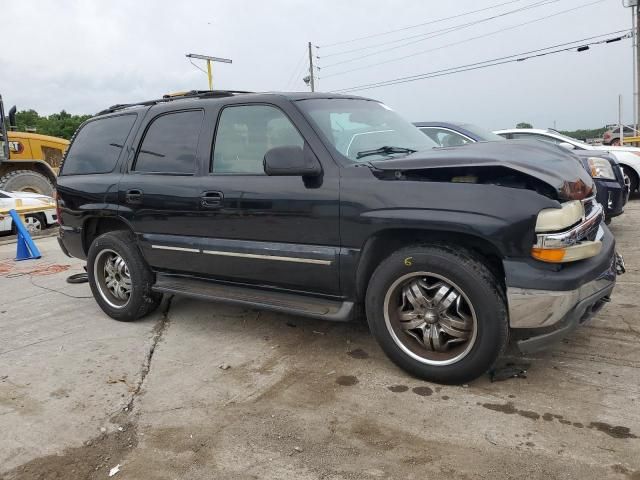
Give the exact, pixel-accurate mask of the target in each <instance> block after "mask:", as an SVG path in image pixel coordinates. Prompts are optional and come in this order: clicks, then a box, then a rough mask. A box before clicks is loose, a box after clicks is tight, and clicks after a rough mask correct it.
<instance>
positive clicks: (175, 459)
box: [0, 200, 640, 479]
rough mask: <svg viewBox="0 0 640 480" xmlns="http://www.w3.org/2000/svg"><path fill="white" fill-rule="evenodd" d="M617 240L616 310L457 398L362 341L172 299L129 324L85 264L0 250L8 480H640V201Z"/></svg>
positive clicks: (3, 465) (337, 330) (330, 327)
mask: <svg viewBox="0 0 640 480" xmlns="http://www.w3.org/2000/svg"><path fill="white" fill-rule="evenodd" d="M612 230H613V232H614V233H615V235H616V237H617V240H618V246H619V250H620V251H621V252H622V253H623V254H624V255H625V259H626V261H627V269H628V273H627V274H626V275H625V276H623V277H621V278H620V281H619V284H618V286H617V288H616V291H615V292H614V298H613V301H612V302H611V304H609V305H607V306H606V307H605V309H604V310H603V311H602V312H601V313H600V314H599V315H598V316H597V317H596V318H595V319H594V320H593V321H592V322H591V323H590V324H589V325H588V326H585V327H583V328H581V329H579V330H578V331H577V332H575V333H574V334H573V335H572V336H571V337H569V338H568V339H567V340H566V341H565V342H564V343H562V344H559V345H558V346H556V347H555V348H554V349H552V350H551V351H549V352H546V353H544V354H538V355H536V356H534V357H529V358H524V359H518V360H517V361H518V363H520V364H529V366H528V368H527V370H528V374H527V378H526V379H520V378H519V379H511V380H507V381H504V382H496V383H491V382H490V380H489V378H488V377H483V378H481V379H479V380H477V381H475V382H473V383H472V384H470V385H468V386H459V387H449V386H447V387H445V386H439V385H436V384H430V383H427V382H422V381H419V380H416V379H414V378H411V377H409V376H408V375H407V374H405V373H404V372H403V371H401V370H399V369H398V368H396V367H395V366H394V365H393V364H392V363H391V362H390V361H389V360H387V358H386V357H385V356H384V354H383V353H382V351H381V350H380V349H379V348H378V346H377V345H376V343H375V342H374V340H373V339H372V338H371V336H370V334H369V333H368V330H367V328H366V326H364V325H362V324H357V323H354V324H346V325H342V324H331V323H323V322H319V321H312V320H307V319H300V318H295V317H287V316H283V315H280V314H274V313H265V312H261V313H260V312H256V311H252V310H247V309H242V308H237V307H230V306H225V305H219V304H212V303H206V302H199V301H194V300H190V299H185V298H177V297H176V298H174V299H172V301H171V302H168V301H165V303H164V305H163V306H162V307H161V309H160V310H159V311H158V312H156V313H155V314H154V315H152V316H150V317H149V318H147V319H145V320H143V321H139V322H134V323H119V322H116V321H113V320H110V319H109V318H108V317H106V316H105V315H104V314H103V313H102V312H101V310H100V309H99V308H98V307H97V305H96V304H95V302H94V301H93V300H92V299H91V298H86V297H88V296H90V291H89V287H88V285H87V284H82V285H68V284H66V283H65V282H64V279H65V278H66V276H67V275H69V274H70V273H73V272H77V271H81V268H82V264H81V262H78V261H76V260H72V259H69V258H67V257H64V256H63V255H62V254H61V252H59V249H58V246H57V244H56V242H55V239H41V240H40V241H39V246H40V248H41V249H42V251H43V255H44V256H43V259H42V260H40V261H35V262H22V263H19V264H16V263H15V262H12V261H10V260H8V259H10V258H11V257H12V255H13V254H14V251H13V250H14V248H15V246H14V245H4V246H0V302H1V305H2V307H1V309H0V324H1V325H2V326H3V327H4V328H2V329H1V330H0V427H1V428H0V431H2V432H3V434H2V436H0V478H6V479H32V478H65V479H66V478H109V477H108V474H109V470H110V469H111V468H113V467H115V466H116V465H118V464H120V471H119V473H117V474H115V475H114V478H122V479H147V478H153V479H156V478H157V479H176V478H180V479H183V478H184V479H205V478H206V479H211V478H221V479H236V478H237V479H252V478H256V479H257V478H260V479H264V478H266V479H280V478H296V479H370V478H371V479H373V478H406V479H412V478H415V479H418V478H430V477H435V476H441V477H445V478H460V479H463V478H464V479H467V478H474V479H475V478H487V479H495V478H522V477H527V478H531V479H538V478H539V479H543V478H544V479H548V478H575V479H588V478H620V479H624V478H629V479H638V478H640V456H639V455H638V452H639V451H640V438H639V437H640V408H639V407H640V405H639V404H640V313H639V308H640V295H639V293H640V288H639V286H640V268H639V267H638V265H640V243H639V242H638V235H639V233H640V200H635V201H631V203H630V204H629V206H628V211H627V213H626V214H625V215H624V216H623V217H622V218H620V219H617V220H614V221H613V224H612ZM52 265H57V267H52ZM38 266H40V267H42V268H41V269H40V271H38V272H36V273H33V274H26V272H27V271H28V270H34V269H35V268H36V267H38ZM64 266H68V267H64ZM63 268H67V269H66V270H64V271H60V272H58V273H51V272H52V271H56V270H61V269H63ZM43 272H44V274H43ZM16 273H17V274H19V275H14V274H16ZM20 274H21V275H20ZM52 290H54V291H52ZM227 366H228V368H226V369H223V368H220V367H227Z"/></svg>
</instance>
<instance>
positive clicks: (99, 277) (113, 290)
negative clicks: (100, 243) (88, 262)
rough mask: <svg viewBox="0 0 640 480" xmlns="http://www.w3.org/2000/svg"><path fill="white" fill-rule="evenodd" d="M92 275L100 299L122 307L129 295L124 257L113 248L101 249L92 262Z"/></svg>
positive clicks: (127, 273) (128, 279)
mask: <svg viewBox="0 0 640 480" xmlns="http://www.w3.org/2000/svg"><path fill="white" fill-rule="evenodd" d="M93 275H94V278H95V281H96V284H97V286H98V291H99V292H100V296H101V297H102V299H103V300H104V301H105V302H107V303H108V304H109V305H110V306H111V307H113V308H123V307H124V306H126V305H127V303H129V298H130V297H131V275H130V274H129V267H127V264H126V263H125V261H124V259H123V258H122V257H121V256H120V255H119V254H118V253H116V252H114V251H113V250H102V251H101V252H100V253H98V256H97V257H96V259H95V262H94V264H93Z"/></svg>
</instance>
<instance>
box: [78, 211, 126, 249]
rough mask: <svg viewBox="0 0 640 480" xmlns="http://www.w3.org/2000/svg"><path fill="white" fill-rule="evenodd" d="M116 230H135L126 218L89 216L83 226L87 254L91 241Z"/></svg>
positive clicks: (84, 247) (83, 241)
mask: <svg viewBox="0 0 640 480" xmlns="http://www.w3.org/2000/svg"><path fill="white" fill-rule="evenodd" d="M116 230H124V231H130V232H131V233H134V232H133V228H132V227H131V225H130V224H129V222H127V221H126V220H125V219H124V218H122V217H118V216H109V217H89V218H87V219H86V220H85V221H84V224H83V228H82V250H83V252H84V254H85V255H88V253H89V247H90V246H91V243H92V242H93V241H94V240H95V239H96V238H98V237H99V236H100V235H102V234H105V233H107V232H113V231H116Z"/></svg>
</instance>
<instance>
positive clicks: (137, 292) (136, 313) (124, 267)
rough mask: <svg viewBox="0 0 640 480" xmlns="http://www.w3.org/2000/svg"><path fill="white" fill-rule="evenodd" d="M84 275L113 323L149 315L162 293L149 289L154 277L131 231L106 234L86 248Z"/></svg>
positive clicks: (156, 306)
mask: <svg viewBox="0 0 640 480" xmlns="http://www.w3.org/2000/svg"><path fill="white" fill-rule="evenodd" d="M87 273H88V276H89V285H90V286H91V291H92V293H93V297H94V298H95V299H96V302H98V305H100V308H102V310H103V311H104V312H105V313H106V314H107V315H109V316H110V317H111V318H113V319H115V320H119V321H122V322H129V321H132V320H136V319H138V318H141V317H144V316H145V315H147V314H149V313H151V312H153V311H154V310H155V309H156V308H158V305H160V301H161V300H162V294H159V293H155V292H153V291H152V290H151V287H152V285H153V283H154V276H153V273H152V272H151V269H150V268H149V266H148V265H147V264H146V262H145V261H144V258H143V257H142V254H141V253H140V250H139V249H138V247H137V245H136V243H135V238H134V236H133V234H132V233H131V232H128V231H122V230H119V231H115V232H108V233H105V234H103V235H100V236H99V237H98V238H96V239H95V240H94V241H93V243H92V244H91V246H90V247H89V254H88V256H87Z"/></svg>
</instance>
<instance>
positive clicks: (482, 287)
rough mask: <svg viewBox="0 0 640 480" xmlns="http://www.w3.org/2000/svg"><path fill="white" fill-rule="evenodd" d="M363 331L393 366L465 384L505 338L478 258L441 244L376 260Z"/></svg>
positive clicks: (501, 302) (495, 295)
mask: <svg viewBox="0 0 640 480" xmlns="http://www.w3.org/2000/svg"><path fill="white" fill-rule="evenodd" d="M366 310H367V320H368V322H369V327H370V329H371V332H372V333H373V335H374V336H375V338H376V340H377V341H378V343H379V344H380V346H381V347H382V349H383V350H384V352H385V353H386V354H387V356H388V357H389V358H390V359H391V360H392V361H393V362H394V363H396V364H397V365H398V366H399V367H401V368H403V369H404V370H406V371H408V372H409V373H411V374H413V375H415V376H417V377H419V378H422V379H424V380H430V381H434V382H439V383H446V384H460V383H465V382H469V381H471V380H473V379H475V378H477V377H479V376H480V375H482V374H483V373H485V372H486V371H487V370H489V369H490V368H491V367H492V366H493V364H494V363H495V362H496V360H497V359H498V357H499V356H500V355H501V354H502V353H503V352H504V350H505V348H506V346H507V343H508V338H509V324H508V317H507V310H506V301H505V298H504V294H503V293H502V288H501V287H500V285H499V284H498V282H497V280H496V278H495V277H494V275H493V274H492V273H491V271H490V270H489V268H488V267H487V265H486V263H485V261H484V259H482V257H479V256H478V255H475V254H474V253H472V252H471V251H469V250H466V249H463V248H457V247H447V246H444V245H414V246H411V247H407V248H403V249H402V250H399V251H397V252H395V253H393V254H392V255H390V256H389V257H388V258H386V259H385V260H383V261H382V262H381V263H380V265H379V266H378V268H376V270H375V272H374V273H373V275H372V277H371V280H370V282H369V286H368V288H367V294H366Z"/></svg>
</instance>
